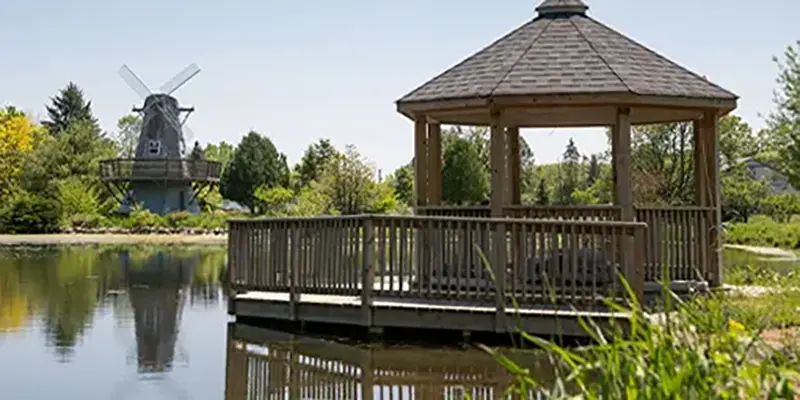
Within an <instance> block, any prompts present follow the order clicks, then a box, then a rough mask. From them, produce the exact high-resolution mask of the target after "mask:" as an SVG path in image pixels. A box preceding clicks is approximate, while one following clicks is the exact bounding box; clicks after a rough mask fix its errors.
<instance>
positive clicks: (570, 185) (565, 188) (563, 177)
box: [554, 138, 581, 204]
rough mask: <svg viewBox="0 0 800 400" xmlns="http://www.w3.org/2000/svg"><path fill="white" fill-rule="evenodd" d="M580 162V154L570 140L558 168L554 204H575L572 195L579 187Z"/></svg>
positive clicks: (573, 142)
mask: <svg viewBox="0 0 800 400" xmlns="http://www.w3.org/2000/svg"><path fill="white" fill-rule="evenodd" d="M580 162H581V153H580V152H579V151H578V147H577V146H575V141H574V140H572V138H570V139H569V142H567V148H566V149H565V150H564V155H563V156H562V162H561V167H560V168H559V174H558V184H557V185H556V191H555V199H554V200H555V202H556V204H575V199H574V198H573V196H572V193H573V192H575V191H576V190H577V189H578V188H579V186H580V183H579V182H580V167H581V165H580Z"/></svg>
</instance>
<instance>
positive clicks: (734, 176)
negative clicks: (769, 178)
mask: <svg viewBox="0 0 800 400" xmlns="http://www.w3.org/2000/svg"><path fill="white" fill-rule="evenodd" d="M721 183H722V214H723V216H722V217H723V219H724V220H737V221H743V222H747V220H748V218H750V216H751V215H753V214H754V213H756V212H757V211H758V210H759V209H760V208H761V205H762V202H763V201H764V200H765V199H767V198H768V197H769V194H770V187H769V185H768V184H767V182H765V181H762V180H756V179H753V178H752V177H751V176H750V173H749V171H748V170H747V167H746V166H744V165H736V166H734V167H733V168H731V169H729V170H726V171H725V173H724V174H723V175H722V177H721Z"/></svg>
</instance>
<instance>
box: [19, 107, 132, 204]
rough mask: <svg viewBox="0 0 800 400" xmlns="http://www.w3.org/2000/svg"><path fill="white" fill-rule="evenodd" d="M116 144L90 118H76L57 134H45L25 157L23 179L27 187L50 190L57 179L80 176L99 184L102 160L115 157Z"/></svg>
mask: <svg viewBox="0 0 800 400" xmlns="http://www.w3.org/2000/svg"><path fill="white" fill-rule="evenodd" d="M115 154H116V146H115V145H114V143H113V141H111V140H110V139H108V138H105V137H104V136H102V135H101V134H100V133H99V131H98V130H97V129H96V127H95V126H94V124H92V123H91V122H89V121H76V122H74V123H72V124H71V125H70V126H68V127H67V129H66V130H64V131H62V132H61V134H59V135H58V136H57V137H52V136H46V137H44V138H43V140H42V142H41V144H40V145H38V146H37V147H36V148H35V150H34V151H32V152H31V153H30V154H29V155H28V157H26V158H25V166H24V171H23V172H22V174H21V175H20V181H21V183H22V185H23V186H24V188H25V189H26V190H30V191H33V192H35V193H45V192H51V190H53V189H55V187H54V184H55V183H56V181H58V180H61V179H66V178H69V177H73V176H77V177H81V178H86V180H87V182H88V183H89V184H99V170H100V166H99V164H100V160H103V159H108V158H113V157H114V156H115Z"/></svg>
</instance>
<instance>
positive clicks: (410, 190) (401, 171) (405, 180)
mask: <svg viewBox="0 0 800 400" xmlns="http://www.w3.org/2000/svg"><path fill="white" fill-rule="evenodd" d="M387 182H388V183H389V184H390V185H391V186H392V188H393V189H394V193H395V195H396V196H397V200H399V201H401V202H403V203H405V204H411V201H412V200H413V199H414V170H413V169H412V168H411V164H406V165H403V166H401V167H400V168H397V169H396V170H395V171H394V173H392V175H391V176H390V177H389V179H387Z"/></svg>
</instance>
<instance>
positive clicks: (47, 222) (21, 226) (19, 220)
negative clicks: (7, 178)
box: [0, 190, 61, 233]
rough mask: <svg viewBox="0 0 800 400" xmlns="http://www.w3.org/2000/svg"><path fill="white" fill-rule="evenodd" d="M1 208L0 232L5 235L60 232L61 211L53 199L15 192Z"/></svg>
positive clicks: (8, 196) (5, 199) (6, 197)
mask: <svg viewBox="0 0 800 400" xmlns="http://www.w3.org/2000/svg"><path fill="white" fill-rule="evenodd" d="M3 203H4V204H3V205H2V206H0V231H2V232H4V233H52V232H56V231H58V228H59V220H60V218H61V209H60V206H59V203H58V202H57V201H56V200H54V199H51V198H47V197H44V196H37V195H34V194H32V193H29V192H26V191H21V190H19V191H14V192H12V193H10V194H9V195H7V196H4V198H3Z"/></svg>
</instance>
